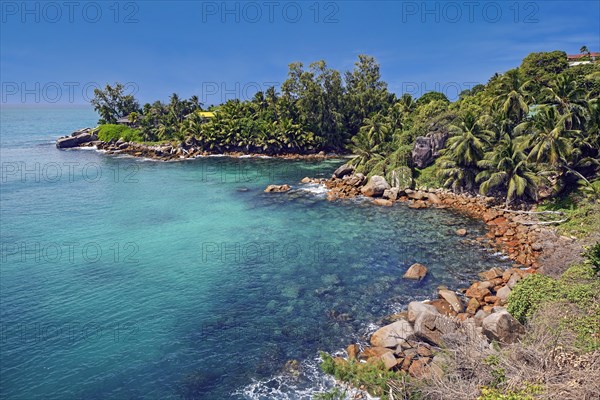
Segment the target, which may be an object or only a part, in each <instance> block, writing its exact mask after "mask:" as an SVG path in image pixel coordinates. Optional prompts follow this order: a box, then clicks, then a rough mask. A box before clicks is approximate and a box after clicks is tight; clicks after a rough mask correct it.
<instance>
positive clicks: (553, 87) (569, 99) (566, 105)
mask: <svg viewBox="0 0 600 400" xmlns="http://www.w3.org/2000/svg"><path fill="white" fill-rule="evenodd" d="M542 92H543V94H544V95H545V97H546V101H545V102H546V104H552V105H555V106H556V109H557V110H558V112H559V113H560V114H561V115H567V118H566V119H565V123H566V127H567V129H572V128H574V127H575V128H577V127H582V124H583V113H584V110H585V108H586V105H587V101H586V100H585V98H584V95H585V93H584V91H583V89H582V88H580V87H578V85H577V82H576V81H575V80H574V79H573V78H571V77H569V76H565V75H559V76H557V77H556V78H555V79H554V80H552V81H551V82H550V84H549V85H548V87H546V88H544V89H543V91H542Z"/></svg>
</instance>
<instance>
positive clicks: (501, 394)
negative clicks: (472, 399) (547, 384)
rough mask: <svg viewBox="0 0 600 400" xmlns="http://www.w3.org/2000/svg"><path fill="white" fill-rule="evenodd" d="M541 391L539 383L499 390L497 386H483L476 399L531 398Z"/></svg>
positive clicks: (526, 399) (527, 399) (516, 399)
mask: <svg viewBox="0 0 600 400" xmlns="http://www.w3.org/2000/svg"><path fill="white" fill-rule="evenodd" d="M542 392H543V388H542V387H541V386H539V385H532V384H527V385H526V386H525V388H523V389H515V390H501V389H497V388H488V387H484V388H482V389H481V396H479V397H478V398H477V400H533V399H534V396H533V395H536V394H540V393H542Z"/></svg>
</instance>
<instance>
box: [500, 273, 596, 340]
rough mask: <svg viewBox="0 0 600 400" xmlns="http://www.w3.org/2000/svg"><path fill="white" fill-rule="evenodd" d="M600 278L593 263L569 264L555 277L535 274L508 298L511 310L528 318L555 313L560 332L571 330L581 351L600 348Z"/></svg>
mask: <svg viewBox="0 0 600 400" xmlns="http://www.w3.org/2000/svg"><path fill="white" fill-rule="evenodd" d="M599 300H600V279H599V278H598V276H597V275H596V272H595V270H594V267H593V266H592V265H591V264H590V263H585V264H578V265H574V266H572V267H570V268H569V269H568V270H567V271H565V273H564V274H563V275H562V276H561V277H560V279H554V278H551V277H548V276H544V275H540V274H532V275H529V276H528V277H526V278H525V279H523V280H521V281H520V282H519V283H518V284H517V285H516V286H515V287H514V288H513V291H512V293H511V294H510V296H509V298H508V311H509V312H510V313H511V314H512V315H513V316H514V317H515V318H517V319H518V320H519V321H521V322H523V323H524V322H526V321H527V320H529V319H531V318H532V317H533V316H534V314H536V312H538V311H540V310H542V309H544V310H543V311H544V312H545V313H546V314H548V313H549V312H550V313H551V315H552V318H553V321H554V328H555V329H556V330H557V332H571V334H572V337H574V340H573V342H572V343H570V344H571V345H573V346H574V348H576V349H577V350H578V351H583V352H589V351H595V350H598V349H600V324H599V322H598V321H600V304H599Z"/></svg>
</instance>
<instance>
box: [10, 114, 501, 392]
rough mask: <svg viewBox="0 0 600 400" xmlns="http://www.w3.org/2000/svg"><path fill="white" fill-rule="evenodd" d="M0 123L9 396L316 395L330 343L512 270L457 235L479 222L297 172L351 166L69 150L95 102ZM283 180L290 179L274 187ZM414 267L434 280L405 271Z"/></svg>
mask: <svg viewBox="0 0 600 400" xmlns="http://www.w3.org/2000/svg"><path fill="white" fill-rule="evenodd" d="M1 118H2V120H1V135H0V137H1V144H2V146H1V148H2V153H1V155H2V181H1V185H2V190H1V194H0V196H1V220H2V229H1V232H0V240H1V244H2V264H1V269H0V300H1V311H0V324H1V334H2V337H1V340H2V342H1V343H2V346H1V355H0V368H1V370H2V374H1V378H0V394H1V396H0V397H2V398H3V399H41V398H44V399H83V398H85V399H105V398H118V399H137V398H145V399H148V398H149V399H169V398H182V397H183V398H210V399H219V398H230V397H234V398H310V395H311V393H312V392H313V391H314V389H315V388H317V387H326V386H328V385H330V380H328V379H327V378H326V377H324V376H323V375H322V374H321V373H319V372H318V368H317V364H318V362H317V355H318V351H319V350H325V351H336V350H338V349H340V348H343V347H345V346H346V345H347V344H348V343H350V342H352V341H356V340H364V339H365V338H366V336H367V335H368V333H369V332H371V331H372V330H373V329H374V327H376V326H377V324H380V321H381V318H382V317H384V316H385V315H387V314H390V313H392V312H394V311H397V310H399V309H401V308H402V306H403V305H405V304H406V303H407V302H408V301H410V300H412V299H420V298H425V297H428V296H431V295H432V294H434V293H435V288H436V287H437V286H438V285H440V284H443V285H447V286H449V287H450V288H458V287H461V286H464V285H466V284H467V283H468V281H469V279H470V278H472V277H473V276H474V274H475V273H476V272H479V271H481V270H482V269H484V268H489V267H491V266H503V265H504V264H505V262H504V261H502V260H501V259H500V258H499V257H498V256H497V255H492V254H491V253H489V252H486V251H485V250H483V249H481V248H479V247H477V246H476V245H474V244H472V243H465V242H464V239H463V238H460V237H458V236H456V235H455V234H453V232H454V230H456V229H457V227H466V228H467V229H468V230H469V232H470V235H469V236H470V237H475V236H476V235H477V234H478V233H483V232H484V227H483V224H481V223H480V222H478V221H473V220H470V219H467V218H465V217H463V216H461V215H458V214H456V213H453V212H451V211H448V210H412V209H409V208H407V207H405V206H403V205H396V206H394V207H392V208H387V207H375V206H372V205H370V204H368V203H366V202H364V201H360V200H353V201H344V202H333V203H332V202H328V201H326V200H325V193H324V191H323V189H322V188H319V187H317V186H315V185H301V184H299V183H298V182H299V180H300V179H301V178H302V177H304V176H317V177H318V176H329V175H330V174H331V172H332V171H333V170H334V169H335V167H336V166H337V165H339V164H340V163H341V162H343V161H341V160H328V161H325V162H311V161H282V160H276V159H250V158H242V159H231V158H213V157H210V158H202V159H196V160H187V161H182V162H169V163H164V162H154V161H144V160H137V159H132V158H126V157H122V158H119V157H110V156H106V155H104V154H101V153H98V152H95V151H89V150H72V151H59V150H57V149H56V148H55V147H54V145H53V140H54V139H55V138H56V137H57V136H59V135H62V134H67V133H70V132H71V131H72V130H74V129H77V128H80V127H84V126H93V125H94V123H95V121H96V116H95V115H94V113H93V112H91V111H89V110H77V109H75V110H73V109H56V110H39V109H38V110H36V109H3V110H2V113H1ZM24 171H25V172H24ZM277 183H291V184H292V185H293V187H294V191H293V192H291V193H287V194H273V193H263V189H264V187H265V186H266V185H268V184H277ZM414 262H420V263H423V264H425V265H427V266H428V267H429V270H430V273H429V275H428V277H427V278H426V279H425V280H424V281H422V282H407V281H404V280H402V279H401V276H402V274H403V273H404V271H405V270H406V268H407V267H408V266H410V265H411V264H412V263H414ZM290 359H297V360H300V361H301V367H302V368H301V371H302V374H301V376H300V377H299V378H294V377H292V376H291V375H288V374H286V373H285V372H284V371H283V366H284V364H285V362H286V361H288V360H290Z"/></svg>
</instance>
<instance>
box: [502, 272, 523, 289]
mask: <svg viewBox="0 0 600 400" xmlns="http://www.w3.org/2000/svg"><path fill="white" fill-rule="evenodd" d="M521 279H523V278H522V277H521V275H519V274H518V273H515V274H512V275H511V276H510V279H509V280H508V282H507V283H506V286H508V287H509V288H511V289H512V288H514V287H515V285H516V284H517V282H519V281H520V280H521Z"/></svg>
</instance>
